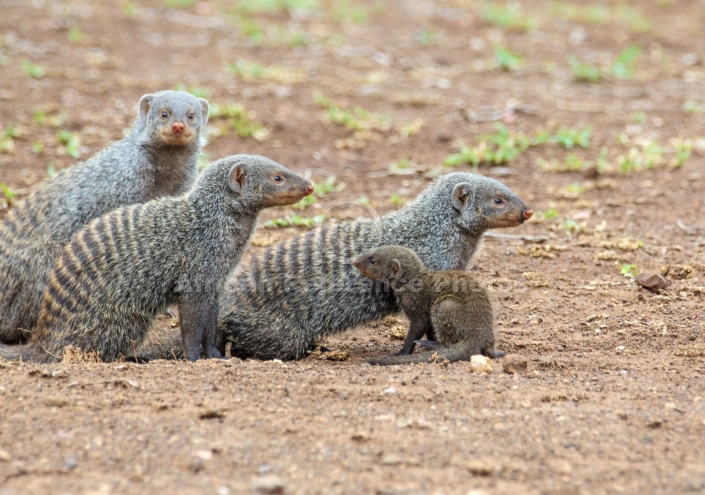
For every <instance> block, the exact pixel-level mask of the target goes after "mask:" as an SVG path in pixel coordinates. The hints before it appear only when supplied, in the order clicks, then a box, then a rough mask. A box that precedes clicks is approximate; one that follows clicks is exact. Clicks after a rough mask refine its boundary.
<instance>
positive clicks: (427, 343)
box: [414, 340, 438, 349]
mask: <svg viewBox="0 0 705 495" xmlns="http://www.w3.org/2000/svg"><path fill="white" fill-rule="evenodd" d="M414 344H416V345H420V346H421V347H425V348H426V349H438V342H436V341H435V340H414Z"/></svg>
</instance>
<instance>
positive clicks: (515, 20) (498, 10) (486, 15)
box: [481, 2, 538, 31]
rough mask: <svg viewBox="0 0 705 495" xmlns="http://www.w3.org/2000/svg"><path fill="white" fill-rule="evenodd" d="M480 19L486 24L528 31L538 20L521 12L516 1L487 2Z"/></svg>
mask: <svg viewBox="0 0 705 495" xmlns="http://www.w3.org/2000/svg"><path fill="white" fill-rule="evenodd" d="M481 15H482V19H483V20H484V21H485V22H487V23H488V24H492V25H493V26H497V27H499V28H502V29H505V30H508V31H530V30H532V29H535V28H536V26H537V25H538V22H537V21H536V19H535V18H533V17H531V16H529V15H527V14H526V13H524V12H522V11H521V9H520V7H519V4H518V3H509V4H501V3H494V2H492V3H489V4H488V5H487V6H486V7H485V9H484V10H483V11H482V14H481Z"/></svg>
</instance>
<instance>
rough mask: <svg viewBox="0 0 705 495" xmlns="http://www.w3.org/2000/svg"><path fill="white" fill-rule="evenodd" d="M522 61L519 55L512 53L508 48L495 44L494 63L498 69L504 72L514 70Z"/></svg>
mask: <svg viewBox="0 0 705 495" xmlns="http://www.w3.org/2000/svg"><path fill="white" fill-rule="evenodd" d="M521 62H522V58H521V56H520V55H518V54H516V53H514V52H513V51H511V50H510V49H509V48H506V47H504V46H497V47H495V49H494V63H495V66H496V67H497V68H498V69H499V70H503V71H506V72H509V71H512V70H516V69H517V68H518V67H519V66H520V65H521Z"/></svg>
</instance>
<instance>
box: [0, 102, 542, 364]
mask: <svg viewBox="0 0 705 495" xmlns="http://www.w3.org/2000/svg"><path fill="white" fill-rule="evenodd" d="M208 108H209V105H208V102H207V101H205V100H203V99H200V98H196V97H194V96H192V95H189V94H187V93H183V92H177V91H162V92H159V93H156V94H153V95H145V96H143V97H142V98H141V99H140V103H139V117H138V120H137V123H136V124H135V126H134V128H133V129H132V132H131V134H130V135H129V136H128V137H126V138H125V139H123V140H122V141H119V142H117V143H114V144H113V145H111V146H110V147H108V148H106V149H105V150H104V151H102V152H100V153H99V154H97V155H96V156H95V157H93V158H92V159H90V160H88V161H86V162H84V163H82V164H79V165H77V166H75V167H72V168H70V169H68V170H66V171H64V172H62V173H61V174H59V175H58V176H57V177H55V178H54V179H52V180H50V181H48V182H47V183H46V184H44V185H43V186H42V187H40V188H39V189H37V190H36V191H35V192H34V193H33V194H32V195H30V196H29V197H28V198H26V199H25V200H24V201H22V202H20V203H19V204H18V205H17V206H16V207H15V208H13V209H12V210H11V211H10V214H9V215H8V216H7V217H6V218H5V219H4V220H3V222H2V224H1V225H0V240H1V241H6V242H4V243H0V269H2V271H0V341H2V342H4V344H0V357H4V358H8V359H13V358H15V359H16V358H23V359H28V360H34V361H56V360H60V359H61V358H62V354H63V351H64V349H65V348H66V347H67V346H75V347H77V348H79V349H80V350H82V351H84V352H95V353H97V355H98V356H99V357H100V358H101V359H102V360H104V361H112V360H116V359H120V358H122V357H127V358H130V357H134V358H136V359H138V360H139V359H141V358H142V357H148V358H156V357H162V358H169V357H172V356H174V355H179V356H182V357H184V358H186V359H189V360H195V359H198V358H199V357H206V358H209V357H221V356H222V354H223V353H224V352H225V349H226V347H227V348H229V352H230V355H233V356H238V357H255V358H260V359H275V358H278V359H298V358H301V357H303V356H305V355H306V354H307V353H308V351H309V350H310V349H311V348H312V347H313V346H314V345H315V344H316V343H317V342H318V341H319V340H320V339H321V338H323V337H325V336H326V335H330V334H333V333H338V332H342V331H344V330H346V329H349V328H352V327H354V326H357V325H360V324H364V323H366V322H370V321H373V320H376V319H379V318H381V317H384V316H386V315H389V314H392V313H395V312H398V311H400V310H407V314H409V316H410V318H411V320H412V325H411V328H410V330H409V334H408V336H407V338H406V340H405V342H404V346H403V347H402V350H401V351H400V352H399V355H398V356H396V357H397V358H402V357H404V358H407V357H408V358H409V361H408V362H416V361H417V360H419V359H420V360H424V359H425V357H423V356H405V355H408V354H411V352H412V351H413V349H414V346H415V345H416V344H417V343H418V344H420V345H425V346H427V347H428V346H435V347H437V350H438V355H442V356H443V357H446V358H447V359H449V360H456V359H465V358H466V356H468V354H467V353H468V352H469V353H474V352H483V353H485V354H486V355H488V356H493V357H494V356H498V355H499V354H500V353H498V352H496V351H495V350H494V333H493V328H492V308H491V305H490V303H489V299H488V298H487V294H486V293H485V292H484V290H482V288H481V286H479V284H477V283H476V282H474V281H473V280H472V279H471V278H469V277H467V276H464V275H462V273H461V272H462V270H465V268H466V267H467V265H468V263H469V261H470V259H471V258H472V256H473V254H474V253H475V251H476V249H477V247H478V246H479V244H480V242H481V238H482V235H483V234H484V233H485V232H486V231H487V230H488V229H493V228H503V227H513V226H518V225H520V224H522V223H523V222H524V221H526V220H528V219H529V218H531V216H532V214H533V212H532V210H531V209H530V208H529V207H528V206H526V204H525V203H524V202H523V201H522V200H521V199H520V198H519V197H518V196H517V195H515V194H514V193H513V192H512V191H511V190H510V189H509V188H507V187H506V186H504V185H503V184H502V183H500V182H498V181H496V180H494V179H490V178H487V177H483V176H480V175H475V174H469V173H451V174H447V175H445V176H442V177H440V178H439V179H437V180H436V181H435V182H434V183H432V184H431V185H430V186H429V187H428V188H427V189H426V190H425V191H423V192H422V193H421V194H420V195H419V197H418V198H417V199H416V200H415V201H413V202H411V203H410V204H408V205H407V206H405V207H404V208H402V209H400V210H398V211H396V212H392V213H389V214H387V215H385V216H383V217H381V218H379V219H360V220H355V221H347V222H342V223H339V224H325V225H323V226H321V227H319V228H317V229H315V230H312V231H310V232H308V233H306V234H302V235H299V236H296V237H293V238H291V239H287V240H284V241H281V242H280V243H278V244H276V245H273V246H270V247H268V248H267V249H266V250H265V251H264V252H263V253H261V254H256V255H254V256H252V258H251V262H250V264H249V266H248V267H239V269H238V270H236V268H238V262H239V260H240V258H241V256H242V254H243V251H244V249H245V248H246V245H247V243H248V241H249V238H250V236H251V235H252V232H253V230H254V227H255V222H256V218H257V215H258V212H259V211H260V210H261V209H262V208H266V207H269V206H278V205H288V204H292V203H295V202H297V201H299V200H300V199H302V198H303V197H304V196H306V195H308V194H311V192H312V191H313V186H312V185H311V184H310V183H309V182H308V181H306V180H304V179H303V178H301V177H299V176H298V175H296V174H294V173H292V172H290V171H289V170H287V169H286V168H284V167H283V166H282V165H279V164H277V163H275V162H273V161H271V160H269V159H267V158H264V157H260V156H254V155H234V156H230V157H227V158H224V159H221V160H219V161H216V162H214V163H212V164H211V165H210V166H209V167H208V168H207V169H206V170H205V171H204V172H203V173H202V174H201V176H200V178H199V179H198V180H197V182H196V183H195V185H193V187H191V186H192V184H193V182H194V180H195V177H196V175H197V170H196V159H197V156H198V154H199V152H200V139H199V138H200V133H201V130H202V128H203V126H204V125H205V124H206V122H207V119H208ZM389 245H394V246H397V247H394V248H393V249H394V251H393V252H390V253H386V254H388V255H389V256H392V257H393V258H392V259H393V260H395V263H396V264H398V269H399V270H402V271H403V273H407V272H408V273H412V272H413V273H417V274H418V276H419V277H421V278H423V279H428V280H429V281H430V282H432V281H433V280H436V279H435V278H434V277H442V276H445V275H435V273H436V272H433V271H431V270H445V271H448V270H460V271H461V272H457V273H456V272H449V273H453V274H454V276H457V277H460V278H461V279H462V280H463V282H464V283H467V285H468V286H469V287H472V288H473V291H472V294H470V295H468V296H467V297H466V296H463V297H461V298H460V299H458V298H455V299H454V298H453V297H451V295H449V294H446V293H444V294H445V296H444V297H440V296H439V297H430V296H429V294H428V293H424V292H423V291H421V292H420V293H419V294H420V295H419V294H417V295H415V296H413V297H412V296H410V295H408V294H407V292H406V287H404V288H401V289H399V288H398V289H397V290H386V289H385V287H383V286H380V284H370V283H369V282H370V279H368V278H366V276H374V277H376V276H377V275H379V276H381V277H382V278H386V279H389V280H391V281H393V282H394V283H396V284H397V285H398V284H402V285H403V282H404V280H405V279H404V278H403V276H402V277H399V276H397V272H394V273H391V272H390V273H386V272H385V273H380V274H377V273H376V272H374V271H373V270H372V269H371V268H370V267H369V266H367V267H366V268H365V267H363V265H362V264H361V263H363V261H361V260H363V259H366V260H367V261H369V260H370V259H372V258H370V255H369V253H367V254H366V255H364V256H368V257H367V258H364V256H363V258H359V257H358V258H357V261H356V263H355V264H354V263H353V262H352V260H353V259H354V258H355V257H356V256H359V255H360V253H364V252H366V251H368V250H370V249H374V248H378V249H379V248H380V247H381V246H389ZM385 249H386V248H385ZM382 252H383V251H374V253H376V254H374V255H372V257H378V256H382V254H380V253H382ZM414 253H415V254H414ZM356 265H357V268H356ZM365 266H366V265H365ZM395 266H396V265H395ZM358 269H359V270H361V271H362V272H363V273H364V275H363V273H360V271H358ZM228 278H229V280H228ZM226 280H227V281H226ZM430 282H429V283H430ZM424 294H425V295H424ZM446 296H447V297H446ZM424 301H426V302H427V303H428V304H426V305H425V306H424V304H422V302H424ZM458 301H461V302H472V303H473V304H474V308H475V309H474V310H473V311H470V310H469V309H468V310H467V311H465V310H462V311H461V310H460V309H458V308H457V307H456V306H457V304H459V303H458ZM171 303H178V305H179V313H180V319H181V322H180V323H181V332H180V336H179V335H176V333H175V332H162V333H159V332H149V335H148V337H147V338H145V337H146V336H147V334H148V329H149V327H150V325H151V324H152V322H153V320H154V319H155V316H157V315H158V314H159V313H160V312H163V311H164V310H165V309H166V306H167V305H168V304H171ZM411 306H417V307H414V308H412V307H411ZM468 322H471V323H472V324H471V325H470V324H467V325H463V324H461V323H468ZM30 333H31V334H32V335H31V338H30V340H29V342H28V343H27V344H25V345H15V346H9V345H6V344H8V343H16V342H20V341H22V340H26V339H27V337H28V334H30ZM424 335H426V336H427V338H428V340H426V341H420V340H419V339H421V338H422V337H423V336H424ZM143 342H144V343H145V345H144V346H143V347H140V344H141V343H143ZM175 350H177V352H174V351H175ZM411 358H413V359H411ZM396 362H407V361H404V360H401V361H394V360H393V359H392V358H391V357H388V358H385V359H384V360H381V361H380V362H379V364H395V363H396Z"/></svg>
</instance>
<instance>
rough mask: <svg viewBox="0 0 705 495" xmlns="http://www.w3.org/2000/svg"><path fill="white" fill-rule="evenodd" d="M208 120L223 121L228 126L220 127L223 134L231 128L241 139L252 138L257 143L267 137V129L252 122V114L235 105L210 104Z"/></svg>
mask: <svg viewBox="0 0 705 495" xmlns="http://www.w3.org/2000/svg"><path fill="white" fill-rule="evenodd" d="M210 119H211V120H212V121H218V120H225V121H226V123H227V124H228V125H226V126H225V127H221V130H222V131H224V132H225V131H227V129H228V128H232V129H233V130H234V131H235V134H237V135H238V136H240V137H242V138H249V137H252V138H254V139H255V140H257V141H263V140H265V139H266V138H267V136H269V132H270V131H269V129H268V128H267V127H265V126H264V125H262V124H260V123H259V122H257V121H255V120H254V113H252V112H250V111H248V110H247V109H246V108H245V107H243V106H242V105H239V104H237V103H231V104H227V105H218V104H215V103H214V104H212V105H211V108H210Z"/></svg>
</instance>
